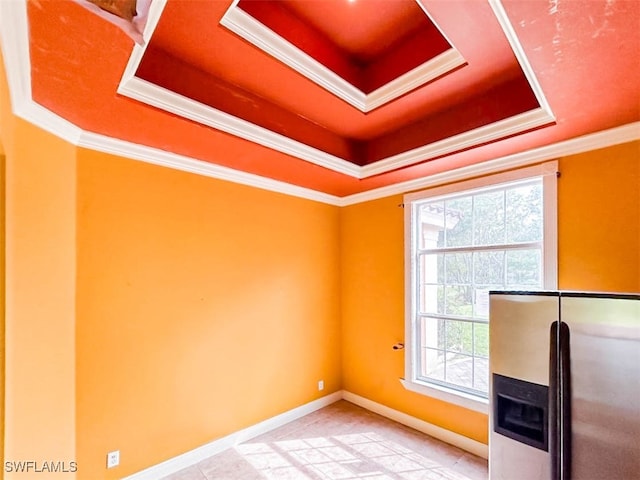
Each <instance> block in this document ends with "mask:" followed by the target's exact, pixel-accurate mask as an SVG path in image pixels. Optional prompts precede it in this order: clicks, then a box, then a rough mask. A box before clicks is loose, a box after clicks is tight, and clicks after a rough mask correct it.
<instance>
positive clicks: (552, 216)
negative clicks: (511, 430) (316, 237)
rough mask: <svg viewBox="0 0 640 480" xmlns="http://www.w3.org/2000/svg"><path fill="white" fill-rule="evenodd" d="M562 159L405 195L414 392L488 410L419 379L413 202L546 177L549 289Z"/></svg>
mask: <svg viewBox="0 0 640 480" xmlns="http://www.w3.org/2000/svg"><path fill="white" fill-rule="evenodd" d="M557 177H558V162H557V161H555V160H554V161H550V162H545V163H541V164H537V165H532V166H528V167H523V168H519V169H517V170H511V171H507V172H501V173H495V174H492V175H488V176H485V177H480V178H474V179H470V180H464V181H461V182H457V183H453V184H448V185H443V186H439V187H434V188H430V189H428V190H423V191H420V192H415V193H409V194H407V195H405V196H404V206H405V209H404V217H405V218H404V224H405V232H404V235H405V359H404V360H405V372H404V375H405V376H404V378H403V379H401V380H400V381H401V383H402V385H403V386H404V387H405V388H406V389H407V390H410V391H413V392H416V393H420V394H423V395H427V396H430V397H434V398H437V399H439V400H443V401H446V402H449V403H453V404H455V405H459V406H462V407H465V408H468V409H471V410H475V411H478V412H482V413H488V403H489V401H488V399H486V398H483V397H480V396H476V395H473V394H469V393H466V392H461V391H458V390H455V389H453V388H447V387H445V386H441V385H437V384H432V383H428V382H426V381H423V380H419V379H418V375H417V373H418V372H417V365H418V363H417V356H416V355H417V343H416V342H417V341H418V340H417V338H416V332H415V329H414V325H415V322H414V319H415V315H416V292H415V287H414V279H415V275H414V272H415V268H416V265H415V264H414V255H413V249H414V245H413V242H414V241H415V235H414V228H413V224H412V223H413V218H412V217H413V203H414V202H416V201H418V200H425V199H428V198H435V197H440V196H445V195H452V194H464V193H465V192H469V193H470V194H471V193H472V191H473V190H478V189H483V188H488V187H492V186H499V185H500V184H506V183H511V182H516V181H524V180H528V179H534V178H540V179H542V187H543V214H544V219H543V222H544V224H543V240H542V284H543V289H545V290H556V289H557V288H558V220H557V219H558V213H557V211H558V208H557V204H558V200H557V199H558V194H557V191H558V190H557V188H558V187H557Z"/></svg>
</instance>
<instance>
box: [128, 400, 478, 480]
mask: <svg viewBox="0 0 640 480" xmlns="http://www.w3.org/2000/svg"><path fill="white" fill-rule="evenodd" d="M342 399H344V400H346V401H348V402H351V403H353V404H355V405H358V406H360V407H362V408H365V409H367V410H369V411H371V412H374V413H377V414H378V415H382V416H383V417H386V418H388V419H390V420H394V421H396V422H398V423H401V424H403V425H406V426H408V427H411V428H413V429H415V430H418V431H419V432H422V433H426V434H427V435H430V436H432V437H434V438H437V439H438V440H442V441H443V442H446V443H448V444H450V445H454V446H456V447H458V448H461V449H462V450H465V451H467V452H469V453H473V454H474V455H477V456H479V457H482V458H488V457H489V447H488V446H487V445H485V444H484V443H480V442H478V441H476V440H472V439H470V438H468V437H465V436H463V435H460V434H457V433H454V432H451V431H449V430H446V429H444V428H442V427H438V426H437V425H433V424H431V423H428V422H425V421H424V420H420V419H419V418H416V417H412V416H411V415H407V414H406V413H402V412H400V411H398V410H394V409H393V408H389V407H387V406H385V405H382V404H380V403H377V402H374V401H373V400H369V399H368V398H364V397H361V396H360V395H356V394H355V393H351V392H347V391H344V390H340V391H338V392H334V393H332V394H330V395H327V396H325V397H322V398H319V399H317V400H314V401H313V402H309V403H306V404H304V405H301V406H300V407H297V408H294V409H293V410H289V411H288V412H284V413H281V414H280V415H276V416H275V417H272V418H269V419H267V420H264V421H262V422H260V423H257V424H255V425H252V426H251V427H248V428H245V429H243V430H239V431H237V432H234V433H232V434H230V435H227V436H226V437H222V438H219V439H218V440H214V441H212V442H210V443H207V444H205V445H202V446H201V447H198V448H195V449H193V450H190V451H188V452H185V453H183V454H181V455H178V456H177V457H173V458H170V459H169V460H166V461H164V462H162V463H159V464H157V465H154V466H152V467H149V468H147V469H145V470H142V471H140V472H137V473H134V474H132V475H129V476H128V477H125V478H123V479H122V480H157V479H158V478H162V477H165V476H167V475H171V474H172V473H176V472H178V471H180V470H182V469H184V468H188V467H191V466H192V465H195V464H197V463H199V462H201V461H202V460H205V459H207V458H209V457H211V456H212V455H216V454H218V453H220V452H223V451H224V450H226V449H228V448H231V447H234V446H236V445H238V444H240V443H242V442H246V441H247V440H251V439H252V438H255V437H257V436H258V435H262V434H263V433H267V432H270V431H271V430H274V429H276V428H278V427H281V426H283V425H286V424H287V423H289V422H292V421H294V420H297V419H299V418H301V417H304V416H305V415H308V414H310V413H313V412H315V411H316V410H319V409H321V408H323V407H326V406H327V405H331V404H332V403H335V402H337V401H338V400H342Z"/></svg>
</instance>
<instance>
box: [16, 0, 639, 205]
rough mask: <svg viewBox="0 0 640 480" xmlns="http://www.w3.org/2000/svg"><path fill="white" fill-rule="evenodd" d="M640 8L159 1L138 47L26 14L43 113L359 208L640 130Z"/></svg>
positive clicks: (110, 30)
mask: <svg viewBox="0 0 640 480" xmlns="http://www.w3.org/2000/svg"><path fill="white" fill-rule="evenodd" d="M639 5H640V4H639V3H638V2H636V1H627V2H624V1H619V2H612V1H585V2H566V3H565V2H550V3H548V2H540V1H521V0H517V1H516V0H505V1H503V2H499V1H498V0H491V1H484V0H459V1H456V2H443V1H439V0H420V1H418V2H416V1H415V0H393V1H392V0H355V1H351V2H350V1H348V0H318V1H314V2H309V1H297V0H285V1H278V2H276V1H270V0H268V1H262V0H261V1H249V0H241V1H239V2H237V1H236V2H233V3H232V2H229V1H215V0H212V1H192V0H153V1H152V2H151V7H150V11H149V17H148V20H147V24H146V29H145V31H144V36H145V45H144V46H140V45H134V44H133V42H132V41H131V40H130V38H128V37H127V36H126V35H125V34H124V33H123V32H122V30H120V29H118V28H117V27H116V26H114V25H113V24H111V23H108V22H105V21H104V19H103V18H100V17H99V16H97V15H93V14H92V13H91V12H90V11H88V10H86V9H83V8H82V7H80V6H79V5H78V4H77V3H74V2H69V1H56V2H41V1H35V0H34V1H28V2H27V17H28V23H29V44H30V55H29V56H30V58H29V60H30V64H31V90H32V97H33V100H34V101H35V102H37V103H38V104H40V105H42V106H44V107H45V108H47V109H49V110H51V111H52V112H55V113H56V114H57V115H60V116H61V117H63V118H65V119H67V120H69V121H70V122H72V123H73V124H74V125H77V126H78V127H80V128H81V129H83V130H84V131H88V132H94V133H97V134H100V135H105V136H108V137H111V138H115V139H121V140H124V141H127V142H131V143H133V144H138V145H143V146H149V147H153V148H157V149H160V150H162V151H165V152H168V153H170V154H175V155H179V156H183V157H188V158H191V159H194V160H197V161H200V162H203V164H205V165H207V164H210V165H216V166H220V167H224V168H230V169H233V170H237V171H241V172H246V173H249V174H255V175H258V176H260V177H264V178H267V179H273V180H277V181H281V182H285V183H289V184H292V185H295V186H297V187H304V188H308V189H312V190H315V191H318V192H322V193H326V194H330V195H334V196H337V197H344V196H347V195H353V194H357V193H362V192H366V191H368V190H372V189H379V188H381V187H386V186H390V185H393V184H396V183H398V182H406V181H410V180H412V179H416V178H420V177H424V176H427V175H433V174H438V173H440V172H445V171H448V170H453V169H460V168H465V167H468V166H471V165H476V164H480V163H482V162H486V161H489V160H492V159H495V158H498V157H504V156H507V155H514V154H517V153H518V152H523V151H526V150H528V149H533V148H540V147H544V146H545V145H550V144H553V143H557V142H561V141H564V140H567V139H571V138H575V137H578V136H581V135H585V134H590V133H594V132H598V131H601V130H605V129H610V128H615V127H619V126H623V125H627V124H630V123H633V122H637V121H638V120H639V117H640V114H639V111H640V106H639V104H638V99H639V98H640V95H639V87H638V81H637V78H640V67H639V64H638V62H637V61H635V60H634V59H635V58H637V57H636V56H637V52H638V51H639V47H640V34H639V33H638V32H639V31H640V7H639Z"/></svg>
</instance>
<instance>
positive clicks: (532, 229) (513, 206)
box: [507, 183, 543, 243]
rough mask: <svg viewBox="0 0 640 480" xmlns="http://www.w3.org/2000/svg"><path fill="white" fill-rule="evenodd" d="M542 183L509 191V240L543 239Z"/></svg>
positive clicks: (528, 240)
mask: <svg viewBox="0 0 640 480" xmlns="http://www.w3.org/2000/svg"><path fill="white" fill-rule="evenodd" d="M542 210H543V209H542V184H541V183H537V184H534V185H526V186H523V187H518V188H513V189H511V190H508V191H507V242H509V243H513V242H538V241H540V240H542Z"/></svg>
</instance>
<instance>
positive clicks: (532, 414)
mask: <svg viewBox="0 0 640 480" xmlns="http://www.w3.org/2000/svg"><path fill="white" fill-rule="evenodd" d="M493 409H494V411H493V418H494V425H493V428H494V430H495V431H496V432H497V433H500V434H502V435H504V436H506V437H509V438H512V439H514V440H517V441H519V442H522V443H525V444H527V445H530V446H532V447H535V448H538V449H540V450H544V451H548V449H549V434H548V428H549V427H548V424H549V388H548V387H547V386H544V385H538V384H536V383H531V382H526V381H524V380H520V379H517V378H511V377H505V376H503V375H499V374H497V373H494V374H493Z"/></svg>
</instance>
